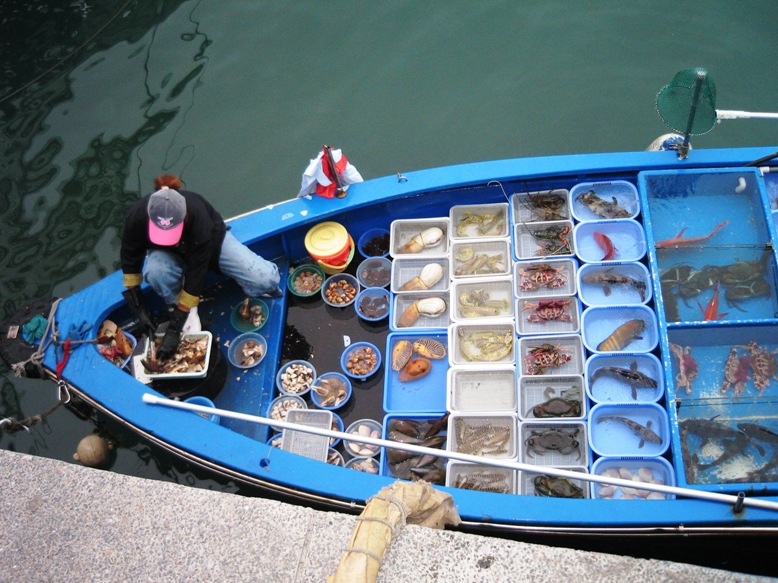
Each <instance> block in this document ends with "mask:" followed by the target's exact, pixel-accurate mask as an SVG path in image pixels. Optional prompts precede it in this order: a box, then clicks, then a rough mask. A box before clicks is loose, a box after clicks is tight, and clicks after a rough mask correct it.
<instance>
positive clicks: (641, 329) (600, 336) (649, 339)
mask: <svg viewBox="0 0 778 583" xmlns="http://www.w3.org/2000/svg"><path fill="white" fill-rule="evenodd" d="M581 330H582V334H583V342H584V345H585V346H586V348H587V350H589V351H591V352H595V353H598V354H599V353H613V352H651V351H652V350H653V349H654V348H656V345H657V343H658V342H659V329H658V324H657V320H656V314H655V313H654V311H653V310H652V309H651V308H648V307H646V306H608V307H593V308H586V309H585V310H584V312H583V315H582V316H581Z"/></svg>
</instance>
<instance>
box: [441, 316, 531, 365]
mask: <svg viewBox="0 0 778 583" xmlns="http://www.w3.org/2000/svg"><path fill="white" fill-rule="evenodd" d="M514 327H515V323H514V321H513V320H500V321H497V320H495V321H494V322H489V323H488V324H469V323H468V324H465V323H462V322H458V323H454V324H452V325H451V326H450V327H449V329H448V345H449V351H448V356H449V363H450V364H451V365H452V366H455V365H458V364H461V365H474V366H492V365H494V364H513V363H514V361H515V358H516V357H515V351H516V330H515V329H514Z"/></svg>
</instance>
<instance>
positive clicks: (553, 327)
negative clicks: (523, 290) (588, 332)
mask: <svg viewBox="0 0 778 583" xmlns="http://www.w3.org/2000/svg"><path fill="white" fill-rule="evenodd" d="M580 313H581V302H580V301H579V300H578V298H577V297H575V296H567V297H565V296H556V297H536V298H532V299H531V300H530V299H523V300H516V332H518V334H519V335H520V336H525V335H533V334H576V333H578V331H579V330H580V329H581V318H580Z"/></svg>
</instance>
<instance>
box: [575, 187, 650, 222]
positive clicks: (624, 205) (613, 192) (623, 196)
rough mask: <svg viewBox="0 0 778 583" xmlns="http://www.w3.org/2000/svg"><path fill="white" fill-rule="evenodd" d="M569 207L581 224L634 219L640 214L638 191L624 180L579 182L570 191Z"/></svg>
mask: <svg viewBox="0 0 778 583" xmlns="http://www.w3.org/2000/svg"><path fill="white" fill-rule="evenodd" d="M570 207H571V209H572V211H573V218H574V219H576V220H577V221H582V222H583V221H596V220H599V219H634V218H635V217H636V216H637V215H638V213H639V212H640V203H639V201H638V189H637V188H636V187H635V185H633V184H632V183H631V182H627V181H626V180H613V181H611V182H581V183H580V184H576V185H575V186H574V187H573V188H572V189H571V190H570Z"/></svg>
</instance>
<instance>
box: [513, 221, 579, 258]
mask: <svg viewBox="0 0 778 583" xmlns="http://www.w3.org/2000/svg"><path fill="white" fill-rule="evenodd" d="M513 243H514V245H515V255H516V259H519V260H522V259H537V258H538V257H546V258H554V257H571V256H572V255H573V254H574V251H575V246H574V245H573V222H572V221H546V222H542V223H517V224H516V225H515V227H514V233H513Z"/></svg>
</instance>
